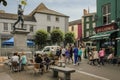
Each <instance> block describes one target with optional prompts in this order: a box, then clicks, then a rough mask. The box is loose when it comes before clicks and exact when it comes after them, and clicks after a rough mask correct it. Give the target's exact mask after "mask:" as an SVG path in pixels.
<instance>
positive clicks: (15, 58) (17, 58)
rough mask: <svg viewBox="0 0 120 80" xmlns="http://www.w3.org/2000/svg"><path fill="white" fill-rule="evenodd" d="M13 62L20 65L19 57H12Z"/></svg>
mask: <svg viewBox="0 0 120 80" xmlns="http://www.w3.org/2000/svg"><path fill="white" fill-rule="evenodd" d="M11 61H16V62H17V63H19V57H18V56H12V58H11Z"/></svg>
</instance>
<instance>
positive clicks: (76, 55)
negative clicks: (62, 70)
mask: <svg viewBox="0 0 120 80" xmlns="http://www.w3.org/2000/svg"><path fill="white" fill-rule="evenodd" d="M73 53H74V65H76V63H77V60H78V47H77V46H75V47H74V50H73Z"/></svg>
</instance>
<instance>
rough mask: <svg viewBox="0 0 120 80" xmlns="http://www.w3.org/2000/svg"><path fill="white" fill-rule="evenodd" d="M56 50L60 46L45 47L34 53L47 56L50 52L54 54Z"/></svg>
mask: <svg viewBox="0 0 120 80" xmlns="http://www.w3.org/2000/svg"><path fill="white" fill-rule="evenodd" d="M57 48H60V46H45V47H44V48H43V50H42V51H36V53H39V54H49V53H50V52H53V54H56V49H57ZM52 50H53V51H52Z"/></svg>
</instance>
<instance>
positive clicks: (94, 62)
mask: <svg viewBox="0 0 120 80" xmlns="http://www.w3.org/2000/svg"><path fill="white" fill-rule="evenodd" d="M96 63H97V64H99V56H98V51H97V50H96V48H93V61H92V64H93V65H97V64H96Z"/></svg>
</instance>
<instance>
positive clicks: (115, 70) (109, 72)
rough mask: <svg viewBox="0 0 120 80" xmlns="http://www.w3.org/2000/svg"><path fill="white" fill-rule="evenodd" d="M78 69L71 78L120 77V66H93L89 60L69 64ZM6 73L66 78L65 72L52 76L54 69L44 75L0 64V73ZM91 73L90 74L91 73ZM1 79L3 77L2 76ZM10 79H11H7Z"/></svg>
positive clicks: (18, 77) (37, 79)
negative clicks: (78, 63) (88, 62)
mask: <svg viewBox="0 0 120 80" xmlns="http://www.w3.org/2000/svg"><path fill="white" fill-rule="evenodd" d="M67 67H72V68H74V69H75V70H76V72H75V73H72V74H71V80H119V79H120V76H119V74H120V67H118V66H113V65H105V66H101V67H98V66H91V65H88V64H87V61H83V62H82V63H81V64H80V65H79V66H74V65H72V64H70V65H67ZM3 72H4V73H6V74H7V75H9V76H10V77H11V78H12V79H13V80H64V74H63V73H59V77H58V78H53V77H52V71H49V72H46V73H44V74H43V75H41V74H39V73H38V74H36V75H35V74H34V73H33V71H32V70H26V71H21V72H11V71H10V69H9V67H8V66H6V65H2V64H1V66H0V73H3ZM89 73H90V74H89ZM0 80H3V79H1V77H0ZM7 80H9V79H7Z"/></svg>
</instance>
